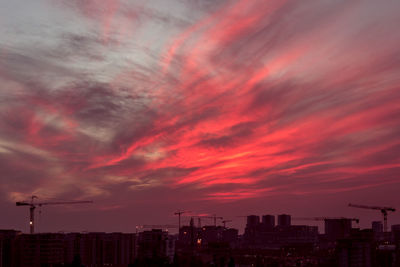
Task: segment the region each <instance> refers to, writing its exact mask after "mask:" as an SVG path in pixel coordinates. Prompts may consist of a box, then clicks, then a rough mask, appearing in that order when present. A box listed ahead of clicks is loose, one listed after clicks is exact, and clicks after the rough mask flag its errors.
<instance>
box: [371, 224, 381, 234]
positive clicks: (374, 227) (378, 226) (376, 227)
mask: <svg viewBox="0 0 400 267" xmlns="http://www.w3.org/2000/svg"><path fill="white" fill-rule="evenodd" d="M372 231H373V232H374V233H382V232H383V224H382V222H381V221H374V222H372Z"/></svg>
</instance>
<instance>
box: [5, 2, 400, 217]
mask: <svg viewBox="0 0 400 267" xmlns="http://www.w3.org/2000/svg"><path fill="white" fill-rule="evenodd" d="M156 2H157V1H156ZM174 5H176V9H177V10H178V11H177V12H176V13H175V14H171V13H168V12H166V11H165V9H163V7H164V6H163V4H162V3H159V2H157V5H151V3H150V4H148V5H145V4H140V5H139V3H130V2H129V3H128V2H125V1H110V2H109V3H107V4H104V3H100V2H98V1H84V2H81V1H67V2H65V3H64V4H60V3H59V4H56V5H54V4H53V5H52V7H51V8H52V9H53V10H54V12H57V14H59V15H60V16H64V17H68V16H69V17H71V18H74V19H75V20H76V21H77V22H76V24H77V25H80V28H78V27H76V25H75V22H74V23H71V24H68V25H69V26H68V27H67V28H66V29H65V30H62V29H59V28H57V29H56V30H54V29H53V28H54V27H50V26H54V25H50V24H51V23H52V21H51V19H49V21H46V22H44V23H48V24H49V25H50V26H49V27H44V28H43V29H42V30H41V31H40V30H39V31H38V36H36V37H33V39H34V40H35V42H32V43H30V44H29V45H28V44H27V42H25V41H24V42H22V41H21V42H18V38H19V39H20V40H25V39H27V38H28V37H27V35H26V34H20V35H18V33H15V32H14V33H10V32H8V34H7V35H5V37H6V38H5V39H4V41H1V42H0V45H1V47H2V48H1V49H0V71H1V73H0V79H1V83H2V84H3V86H2V87H1V88H0V95H1V100H0V101H1V106H0V116H1V120H0V158H1V161H0V162H1V171H2V173H3V174H4V177H6V178H2V180H1V186H0V190H1V191H2V192H3V193H5V194H6V195H7V197H8V199H12V200H15V199H16V198H17V197H20V196H22V195H31V194H41V195H44V196H47V197H64V198H76V199H80V198H88V197H94V198H99V199H102V198H105V199H107V198H110V197H111V196H113V195H115V194H121V195H125V194H127V197H128V196H129V192H148V194H152V193H151V192H153V191H154V190H159V188H164V189H168V190H171V192H176V190H180V191H182V192H185V196H186V197H187V198H188V199H189V200H190V201H199V200H207V201H211V202H223V203H225V202H227V201H228V202H229V201H242V200H246V199H252V198H263V197H266V196H267V197H268V196H282V197H283V196H285V195H290V194H293V195H314V194H316V195H318V194H321V193H324V192H325V193H329V194H333V193H340V192H344V191H348V190H362V189H363V188H370V187H376V186H395V185H396V186H397V185H398V177H397V176H396V174H398V172H399V169H400V143H399V141H398V136H400V126H399V123H398V122H399V118H400V106H399V104H398V103H399V100H400V90H399V85H398V84H399V77H400V57H399V47H400V34H398V33H397V32H398V31H397V30H396V26H395V25H398V24H399V23H400V21H399V18H398V14H397V12H396V10H399V8H400V7H399V4H398V3H397V2H395V1H391V2H387V3H385V4H383V3H377V2H374V1H365V2H362V3H361V2H351V3H350V2H348V1H331V2H327V1H321V2H318V3H315V4H311V3H305V2H300V1H295V2H291V1H288V2H285V1H273V0H271V1H267V2H266V1H224V2H221V3H219V4H218V5H215V6H214V5H212V4H211V3H208V4H206V5H204V6H202V7H201V8H199V3H198V2H196V1H176V3H175V2H174ZM194 7H197V8H198V9H194ZM7 19H8V20H9V21H8V23H9V24H13V23H14V24H15V27H20V28H23V27H24V23H26V22H25V21H23V20H18V19H15V21H13V19H12V18H10V17H8V18H7ZM46 29H51V34H50V33H48V32H46ZM2 32H6V29H2ZM47 37H49V38H51V39H52V41H51V42H50V43H51V44H50V43H45V42H44V41H43V42H42V41H41V40H42V39H43V38H47ZM30 38H31V37H30ZM154 40H157V42H155V41H154ZM16 196H17V197H16ZM169 197H170V198H172V199H175V197H174V196H173V195H170V196H169ZM128 198H129V197H128ZM143 198H145V195H143ZM160 201H161V199H160ZM175 201H179V200H178V199H175ZM114 206H115V207H118V209H119V208H120V207H121V203H119V204H115V205H110V209H112V207H114Z"/></svg>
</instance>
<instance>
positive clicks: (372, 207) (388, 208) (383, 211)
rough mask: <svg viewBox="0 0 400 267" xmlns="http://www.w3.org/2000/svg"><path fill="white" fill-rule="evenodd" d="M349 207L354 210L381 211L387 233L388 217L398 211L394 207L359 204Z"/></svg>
mask: <svg viewBox="0 0 400 267" xmlns="http://www.w3.org/2000/svg"><path fill="white" fill-rule="evenodd" d="M349 207H352V208H360V209H370V210H379V211H381V213H382V215H383V229H384V231H385V232H387V216H388V212H389V211H391V212H395V211H396V209H395V208H392V207H378V206H366V205H358V204H351V203H349Z"/></svg>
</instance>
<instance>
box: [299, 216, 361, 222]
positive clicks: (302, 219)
mask: <svg viewBox="0 0 400 267" xmlns="http://www.w3.org/2000/svg"><path fill="white" fill-rule="evenodd" d="M292 220H297V221H326V220H351V221H355V222H356V223H359V222H360V220H359V219H358V218H345V217H298V218H297V217H295V218H292Z"/></svg>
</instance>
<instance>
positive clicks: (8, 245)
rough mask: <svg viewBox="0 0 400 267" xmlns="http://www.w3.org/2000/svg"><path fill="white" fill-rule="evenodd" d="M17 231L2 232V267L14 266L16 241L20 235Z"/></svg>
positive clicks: (0, 263)
mask: <svg viewBox="0 0 400 267" xmlns="http://www.w3.org/2000/svg"><path fill="white" fill-rule="evenodd" d="M20 234H21V232H20V231H16V230H0V267H7V266H14V265H15V264H14V260H15V257H14V256H15V253H14V250H13V245H14V240H15V238H16V237H17V236H18V235H20Z"/></svg>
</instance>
